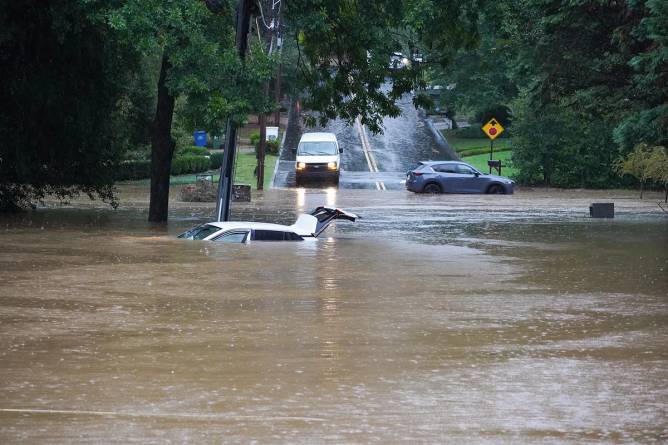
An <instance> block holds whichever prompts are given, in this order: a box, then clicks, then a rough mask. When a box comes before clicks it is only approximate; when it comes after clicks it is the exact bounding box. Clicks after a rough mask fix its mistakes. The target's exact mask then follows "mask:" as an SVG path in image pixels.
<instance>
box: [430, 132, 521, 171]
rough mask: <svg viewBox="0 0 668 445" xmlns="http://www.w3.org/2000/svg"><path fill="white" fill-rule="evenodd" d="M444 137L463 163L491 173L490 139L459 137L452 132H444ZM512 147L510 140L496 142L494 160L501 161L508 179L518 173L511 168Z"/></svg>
mask: <svg viewBox="0 0 668 445" xmlns="http://www.w3.org/2000/svg"><path fill="white" fill-rule="evenodd" d="M443 135H444V136H445V139H447V141H448V143H449V144H450V145H451V146H452V148H453V149H454V150H455V151H456V152H457V154H458V155H459V157H460V158H461V159H462V161H464V162H467V163H469V164H471V165H472V166H474V167H475V168H477V169H478V170H480V171H482V172H489V166H488V165H487V161H488V160H489V139H488V138H486V137H481V138H462V137H457V136H456V135H455V133H453V132H452V130H443ZM511 147H512V145H511V141H510V139H506V138H502V139H496V140H495V141H494V159H500V160H501V165H502V168H501V173H502V174H503V176H508V177H512V176H513V175H514V174H515V172H516V170H515V169H514V168H512V167H509V164H510V154H511V151H510V150H511ZM492 173H495V170H492Z"/></svg>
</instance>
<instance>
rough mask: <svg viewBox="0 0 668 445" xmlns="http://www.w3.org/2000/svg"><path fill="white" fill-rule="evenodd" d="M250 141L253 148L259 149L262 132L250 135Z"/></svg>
mask: <svg viewBox="0 0 668 445" xmlns="http://www.w3.org/2000/svg"><path fill="white" fill-rule="evenodd" d="M249 140H250V143H251V145H252V146H254V147H257V144H259V143H260V132H259V131H254V132H252V133H251V134H250V136H249Z"/></svg>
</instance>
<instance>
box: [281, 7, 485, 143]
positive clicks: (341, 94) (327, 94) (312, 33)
mask: <svg viewBox="0 0 668 445" xmlns="http://www.w3.org/2000/svg"><path fill="white" fill-rule="evenodd" d="M474 5H475V2H458V1H454V0H406V1H397V0H344V1H337V2H322V1H314V0H291V1H289V2H288V3H287V6H288V7H287V10H286V18H287V21H288V23H289V26H290V29H291V31H292V36H293V38H295V39H296V40H297V43H298V49H299V53H298V54H299V57H298V65H299V72H300V75H301V76H300V77H301V79H302V86H303V88H304V90H305V92H306V94H307V100H306V106H307V107H308V108H310V109H312V110H314V111H317V112H318V113H319V114H318V115H317V116H313V117H311V119H310V123H315V122H316V121H319V122H320V123H321V124H324V123H325V122H326V121H327V120H329V119H333V118H335V117H340V118H343V119H345V120H346V121H347V122H349V123H352V122H353V121H354V120H355V119H356V118H357V117H358V116H360V117H361V120H362V123H364V124H367V125H368V126H369V128H370V129H371V130H373V131H380V129H381V123H382V118H383V116H396V115H398V113H399V109H398V107H397V106H396V105H395V101H396V100H397V99H398V98H399V97H401V96H402V95H403V94H405V93H407V92H409V91H412V90H416V89H419V88H420V87H422V86H423V85H424V82H423V78H422V71H421V66H420V64H419V63H415V64H411V65H408V66H406V67H405V68H403V69H400V70H392V69H390V67H389V63H390V57H391V55H392V54H393V53H394V52H397V51H404V52H406V53H410V52H411V51H412V50H414V49H415V48H416V47H423V48H426V49H429V50H430V53H431V54H432V56H433V61H434V63H442V64H447V63H448V62H449V61H450V60H451V59H452V57H453V55H454V53H455V52H456V50H457V49H458V48H460V47H465V46H471V45H474V44H475V43H476V42H477V41H478V33H477V31H476V19H477V13H476V8H475V7H474ZM411 55H412V54H407V56H409V57H410V56H411ZM388 83H389V88H386V85H387V84H388ZM415 98H416V102H417V103H420V100H421V99H422V96H420V95H416V96H415Z"/></svg>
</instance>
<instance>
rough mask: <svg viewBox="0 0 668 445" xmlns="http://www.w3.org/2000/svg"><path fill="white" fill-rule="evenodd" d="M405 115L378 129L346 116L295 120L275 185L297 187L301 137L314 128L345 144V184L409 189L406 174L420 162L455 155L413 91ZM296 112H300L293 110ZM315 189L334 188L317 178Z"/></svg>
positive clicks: (404, 106)
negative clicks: (437, 136) (320, 123)
mask: <svg viewBox="0 0 668 445" xmlns="http://www.w3.org/2000/svg"><path fill="white" fill-rule="evenodd" d="M399 106H400V108H401V115H400V116H399V117H397V118H385V119H384V120H383V132H382V133H380V134H376V135H374V134H372V133H371V132H370V131H369V130H368V128H366V127H365V126H362V125H361V124H360V122H359V121H358V122H355V124H354V125H348V124H347V123H346V122H343V121H341V120H334V121H331V122H330V123H329V124H328V125H327V126H326V127H324V128H312V129H311V128H304V127H303V126H302V125H299V124H298V119H292V126H291V128H289V129H288V135H287V136H286V141H285V147H284V149H283V151H282V153H281V158H280V160H279V164H278V167H277V172H276V176H275V178H274V187H279V188H281V187H283V188H285V187H295V173H294V171H295V167H294V163H295V154H294V152H293V150H292V149H293V148H296V146H297V144H298V142H299V137H300V136H301V134H303V133H304V132H308V131H327V132H332V133H334V134H336V137H337V139H338V140H339V145H340V146H341V148H343V154H342V156H341V178H340V183H339V188H362V189H376V190H399V189H403V187H404V185H403V181H404V179H405V173H406V171H407V170H408V169H410V168H411V167H412V166H414V165H415V164H416V163H417V162H418V161H421V160H428V159H451V158H450V156H449V154H448V153H447V151H446V150H444V149H443V148H442V147H440V146H439V145H438V144H437V143H436V141H435V140H434V137H433V135H432V133H431V131H430V130H429V128H428V127H427V125H426V123H425V120H424V119H423V118H422V117H420V116H419V114H418V112H417V110H416V109H415V107H414V106H413V104H412V100H411V96H410V95H406V96H404V97H403V98H402V99H401V100H400V101H399ZM293 116H294V114H293ZM307 187H309V188H323V187H331V184H329V183H317V182H313V183H310V184H308V185H307Z"/></svg>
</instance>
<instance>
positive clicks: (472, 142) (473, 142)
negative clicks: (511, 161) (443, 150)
mask: <svg viewBox="0 0 668 445" xmlns="http://www.w3.org/2000/svg"><path fill="white" fill-rule="evenodd" d="M448 133H449V132H448V130H445V131H443V135H444V136H445V139H447V141H448V143H449V144H450V145H452V147H453V148H454V149H455V151H456V152H457V153H459V152H460V151H464V150H471V149H482V148H486V149H489V139H487V138H485V137H482V138H476V139H470V138H457V137H454V136H450V135H449V134H448ZM497 150H499V151H502V150H510V139H497V140H495V141H494V151H495V152H496V151H497Z"/></svg>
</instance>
